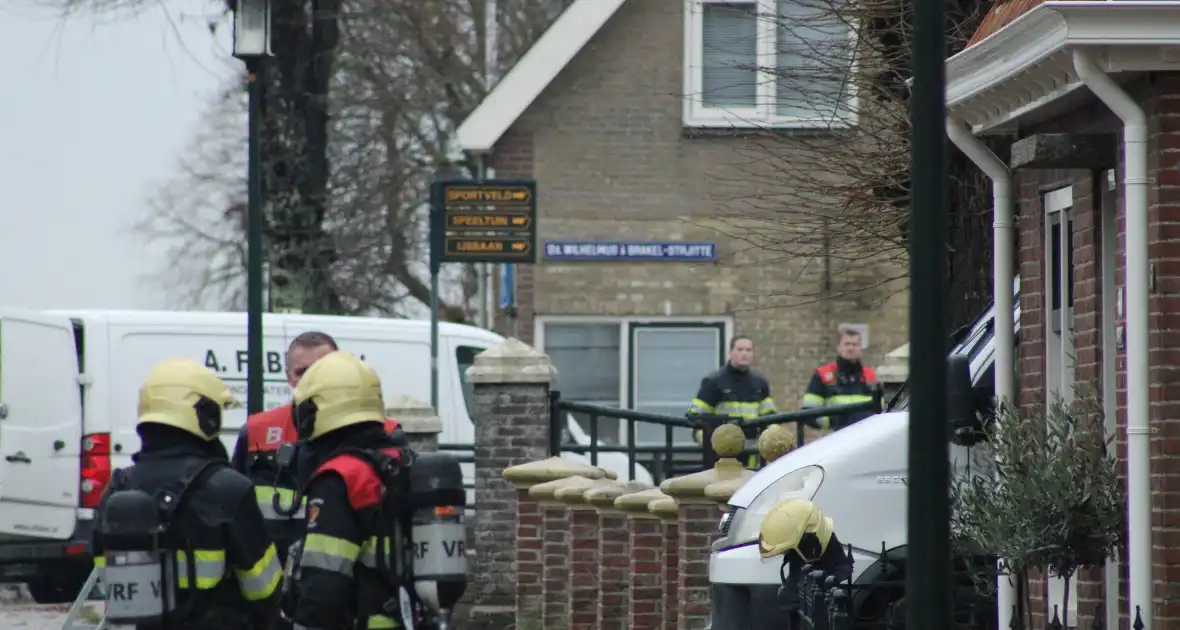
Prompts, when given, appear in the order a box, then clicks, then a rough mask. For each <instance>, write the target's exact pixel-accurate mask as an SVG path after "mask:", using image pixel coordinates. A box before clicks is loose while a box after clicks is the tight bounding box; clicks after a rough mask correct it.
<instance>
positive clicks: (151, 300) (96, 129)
mask: <svg viewBox="0 0 1180 630" xmlns="http://www.w3.org/2000/svg"><path fill="white" fill-rule="evenodd" d="M36 1H37V0H0V59H4V60H5V73H4V74H5V81H4V84H3V87H2V88H0V93H2V94H3V96H2V97H0V114H2V116H0V305H2V306H21V307H29V308H164V307H167V306H168V305H167V303H166V302H165V301H164V300H163V299H162V298H161V297H160V296H159V295H158V291H157V290H156V286H155V285H153V284H152V283H150V282H148V281H145V280H144V276H145V275H146V274H149V273H151V272H152V270H153V269H154V268H155V267H158V266H159V265H160V264H161V260H160V258H159V256H158V255H156V256H153V255H152V254H150V253H145V251H144V249H145V248H144V246H143V244H142V243H141V242H140V240H139V239H138V238H137V237H136V235H135V234H133V233H131V232H130V230H129V226H130V225H131V224H133V223H134V222H135V221H136V220H137V218H139V217H141V216H143V213H144V212H145V203H144V200H145V198H146V196H147V193H148V192H149V191H150V190H151V187H152V185H153V184H154V183H155V182H159V181H160V180H161V179H162V178H165V177H166V176H167V175H168V173H169V171H170V169H171V168H173V166H174V165H175V160H176V158H177V155H178V152H179V151H180V150H181V149H182V148H184V145H185V143H186V141H187V140H188V139H189V137H190V134H191V133H192V132H193V129H194V126H195V125H196V123H197V120H198V119H199V116H200V114H201V112H202V110H203V109H204V107H205V103H206V102H208V100H209V99H210V98H211V97H212V96H213V94H214V93H216V91H217V89H218V88H219V87H220V86H221V85H224V81H225V80H226V77H228V76H229V75H230V73H231V72H232V67H233V66H232V65H231V64H233V63H236V62H234V61H233V60H232V59H230V58H228V53H227V50H228V33H227V32H225V31H227V30H228V29H227V28H222V29H220V31H221V32H219V34H218V37H216V38H215V37H214V36H213V35H211V34H210V32H209V29H208V26H207V23H208V20H209V15H210V11H209V10H202V9H203V8H205V7H209V6H210V5H209V4H207V3H204V2H202V1H201V0H165V1H164V2H162V3H160V4H161V5H162V7H158V8H156V9H153V10H150V11H148V12H146V13H144V14H142V15H140V16H137V17H127V16H122V17H120V18H118V19H112V18H108V19H105V20H95V19H93V18H92V17H90V16H75V17H71V18H69V19H68V20H63V19H62V18H60V17H58V16H56V15H54V14H53V13H51V12H48V11H46V10H43V9H37V8H35V2H36ZM145 1H146V2H156V0H145Z"/></svg>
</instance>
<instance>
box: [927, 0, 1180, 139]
mask: <svg viewBox="0 0 1180 630" xmlns="http://www.w3.org/2000/svg"><path fill="white" fill-rule="evenodd" d="M1176 45H1180V1H1176V0H1157V1H1155V2H1151V1H1142V0H1132V1H1121V0H1107V1H1105V2H1103V1H1099V0H1089V1H1078V0H1073V1H1058V2H1054V1H1050V2H1045V3H1043V4H1041V5H1039V6H1037V7H1035V8H1033V9H1032V10H1031V11H1029V12H1028V13H1025V14H1024V15H1021V16H1020V17H1018V18H1017V19H1015V20H1013V21H1012V23H1011V24H1008V25H1006V26H1004V27H1003V28H1001V29H1000V30H998V31H996V32H995V33H993V34H992V35H990V36H988V37H987V38H985V39H984V40H983V41H980V42H979V43H977V44H975V45H974V46H972V47H970V48H968V49H966V50H964V51H963V52H960V53H959V54H957V55H955V56H954V57H951V58H950V59H948V60H947V62H946V77H947V85H946V104H947V110H948V114H950V115H952V116H955V117H957V118H960V119H962V120H963V121H964V122H967V123H969V124H971V125H973V126H975V127H976V129H977V130H983V129H986V128H990V127H994V126H996V125H998V124H1002V123H1004V122H1007V121H1010V120H1013V119H1015V118H1017V117H1019V116H1020V115H1022V114H1023V113H1027V112H1029V111H1031V110H1034V109H1036V108H1038V107H1040V106H1042V105H1044V104H1046V103H1048V102H1051V101H1053V100H1056V99H1058V98H1060V97H1062V96H1064V95H1066V94H1068V93H1069V92H1071V91H1073V90H1074V89H1076V88H1077V87H1078V81H1077V77H1076V75H1075V74H1074V72H1073V66H1072V61H1071V60H1070V56H1069V54H1067V52H1068V51H1069V50H1071V49H1072V48H1076V47H1083V46H1084V47H1098V48H1101V49H1102V50H1103V51H1104V52H1105V55H1106V57H1107V59H1105V60H1104V61H1105V62H1106V65H1107V69H1108V70H1110V71H1148V70H1165V69H1174V68H1176V67H1178V66H1180V63H1178V62H1180V51H1169V50H1168V49H1167V48H1165V47H1169V46H1176ZM1128 48H1139V49H1140V50H1139V51H1134V52H1136V53H1140V54H1131V55H1126V54H1124V53H1129V52H1132V51H1129V50H1126V49H1128ZM1148 48H1153V50H1150V51H1148V50H1146V49H1148ZM1142 53H1147V54H1142ZM1116 57H1120V59H1115V58H1116Z"/></svg>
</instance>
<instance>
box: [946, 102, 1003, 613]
mask: <svg viewBox="0 0 1180 630" xmlns="http://www.w3.org/2000/svg"><path fill="white" fill-rule="evenodd" d="M946 133H947V136H948V137H949V138H950V140H951V142H953V143H954V144H955V146H956V147H959V150H960V151H962V152H963V154H964V155H966V156H967V158H968V159H970V160H971V161H972V162H974V163H975V165H976V166H978V167H979V170H981V171H983V173H984V174H985V175H987V176H988V178H989V179H991V180H992V265H993V268H992V296H993V297H992V299H993V300H995V309H994V313H995V328H994V330H995V339H996V342H995V348H996V399H997V400H999V401H1000V402H1001V403H1008V404H1012V403H1014V401H1015V400H1016V339H1015V332H1014V329H1015V327H1016V322H1014V321H1012V293H1013V292H1012V279H1013V277H1014V276H1015V275H1016V270H1015V264H1016V261H1015V259H1016V251H1015V249H1016V239H1015V237H1016V228H1015V222H1014V214H1015V213H1014V211H1013V207H1012V205H1013V202H1012V171H1011V170H1009V169H1008V165H1007V164H1004V162H1003V161H1001V160H1000V158H998V157H996V154H995V153H992V152H991V150H990V149H988V148H987V146H986V145H984V144H983V142H982V141H980V139H979V138H976V137H975V135H974V134H972V133H971V131H969V130H968V127H967V126H966V125H965V124H964V123H963V122H961V121H959V120H955V119H954V118H949V117H948V118H947V121H946ZM998 582H999V589H998V591H997V593H996V612H997V616H998V619H999V625H998V626H996V627H997V628H1007V627H1008V626H1009V625H1010V624H1011V619H1012V611H1013V608H1014V607H1015V606H1016V586H1015V585H1014V584H1013V583H1012V581H1011V580H998Z"/></svg>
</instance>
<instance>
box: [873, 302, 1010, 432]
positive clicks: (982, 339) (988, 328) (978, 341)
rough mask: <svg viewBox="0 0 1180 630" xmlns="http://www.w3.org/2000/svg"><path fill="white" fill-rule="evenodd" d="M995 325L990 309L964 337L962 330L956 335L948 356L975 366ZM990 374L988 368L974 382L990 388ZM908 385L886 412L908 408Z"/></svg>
mask: <svg viewBox="0 0 1180 630" xmlns="http://www.w3.org/2000/svg"><path fill="white" fill-rule="evenodd" d="M995 325H996V320H995V317H994V315H993V312H992V309H988V312H987V313H984V314H983V316H982V317H980V318H979V319H977V320H976V321H975V323H973V324H972V325H971V327H970V328H969V329H968V332H967V334H966V335H965V336H964V335H963V334H962V329H960V331H959V332H957V333H956V335H955V336H956V337H960V338H961V341H959V342H958V343H957V344H955V346H954V348H952V349H951V352H950V354H952V355H955V354H963V355H967V359H968V363H970V364H971V365H975V359H976V358H977V357H978V356H979V355H980V354H982V353H983V352H984V350H985V349H987V348H988V347H989V346H990V345H991V340H992V337H993V336H994V335H995ZM990 374H994V370H992V369H990V367H989V370H987V371H985V372H984V373H983V374H981V375H979V377H978V378H977V379H976V382H977V383H979V384H981V385H982V384H984V383H988V386H989V387H990V386H991V385H990V383H991V381H990V380H985V379H990V378H993V377H991V376H989V375H990ZM972 376H975V375H972ZM908 385H909V381H906V383H905V384H904V385H902V386H901V389H900V390H898V392H897V394H896V395H895V396H894V397H893V399H892V400H890V401H889V405H888V407H887V410H888V411H905V410H906V409H909V408H910V390H909V387H908Z"/></svg>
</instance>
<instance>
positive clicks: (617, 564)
mask: <svg viewBox="0 0 1180 630" xmlns="http://www.w3.org/2000/svg"><path fill="white" fill-rule="evenodd" d="M649 489H651V486H650V485H648V484H645V483H642V482H633V481H631V482H628V481H622V482H615V483H613V484H610V485H602V486H599V487H597V488H593V489H590V490H587V491H586V493H585V498H586V503H588V504H590V505H592V506H594V509H595V511H596V512H598V561H599V563H600V564H601V566H602V571H601V572H600V573H599V575H598V617H597V627H598V630H627V627H628V625H627V611H628V608H629V607H630V603H631V597H630V595H631V585H632V582H631V571H630V569H631V551H632V550H631V537H630V532H629V531H628V529H627V515H626V514H625V513H624V512H623V511H622V510H620V509H619V508H617V507H616V506H615V499H618V498H619V497H621V496H623V495H624V494H629V493H631V492H638V491H642V490H649Z"/></svg>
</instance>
